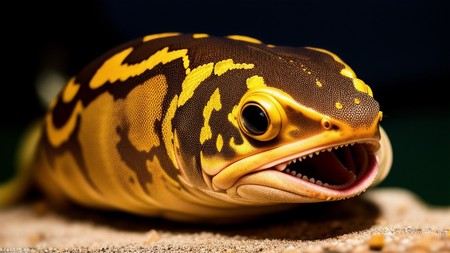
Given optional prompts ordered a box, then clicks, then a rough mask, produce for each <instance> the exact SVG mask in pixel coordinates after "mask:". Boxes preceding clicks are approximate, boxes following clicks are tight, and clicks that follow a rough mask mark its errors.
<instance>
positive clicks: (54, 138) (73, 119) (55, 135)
mask: <svg viewBox="0 0 450 253" xmlns="http://www.w3.org/2000/svg"><path fill="white" fill-rule="evenodd" d="M81 111H83V104H82V103H81V101H78V102H77V104H76V105H75V108H74V109H73V111H72V114H71V115H70V118H69V119H68V120H67V122H66V124H64V126H62V127H61V128H56V127H55V125H53V116H52V114H51V113H48V114H47V116H46V117H45V123H46V131H47V135H48V140H49V141H50V144H52V146H53V147H59V146H60V145H61V144H62V143H63V142H65V141H67V140H68V139H69V136H70V135H71V134H72V132H73V130H74V129H75V126H76V123H77V118H78V115H79V114H80V113H81Z"/></svg>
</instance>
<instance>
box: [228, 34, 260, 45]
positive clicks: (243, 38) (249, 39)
mask: <svg viewBox="0 0 450 253" xmlns="http://www.w3.org/2000/svg"><path fill="white" fill-rule="evenodd" d="M227 38H229V39H232V40H239V41H245V42H249V43H254V44H262V41H260V40H258V39H255V38H252V37H248V36H243V35H230V36H227Z"/></svg>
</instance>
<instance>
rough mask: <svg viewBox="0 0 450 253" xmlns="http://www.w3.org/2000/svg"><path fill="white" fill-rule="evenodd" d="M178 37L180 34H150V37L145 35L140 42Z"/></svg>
mask: <svg viewBox="0 0 450 253" xmlns="http://www.w3.org/2000/svg"><path fill="white" fill-rule="evenodd" d="M178 35H180V33H157V34H151V35H147V36H145V37H144V38H143V39H142V41H143V42H147V41H150V40H156V39H160V38H167V37H173V36H178Z"/></svg>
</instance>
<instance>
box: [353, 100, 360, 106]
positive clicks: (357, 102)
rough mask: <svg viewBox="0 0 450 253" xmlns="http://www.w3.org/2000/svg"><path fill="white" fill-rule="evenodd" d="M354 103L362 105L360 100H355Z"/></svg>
mask: <svg viewBox="0 0 450 253" xmlns="http://www.w3.org/2000/svg"><path fill="white" fill-rule="evenodd" d="M353 102H355V104H357V105H359V103H361V100H359V98H355V99H354V100H353Z"/></svg>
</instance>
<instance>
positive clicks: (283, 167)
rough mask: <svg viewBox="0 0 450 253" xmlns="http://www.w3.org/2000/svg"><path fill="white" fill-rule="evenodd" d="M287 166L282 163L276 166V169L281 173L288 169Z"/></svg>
mask: <svg viewBox="0 0 450 253" xmlns="http://www.w3.org/2000/svg"><path fill="white" fill-rule="evenodd" d="M286 166H287V164H286V163H281V164H278V165H276V166H275V169H277V170H279V171H283V170H284V169H286Z"/></svg>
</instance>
